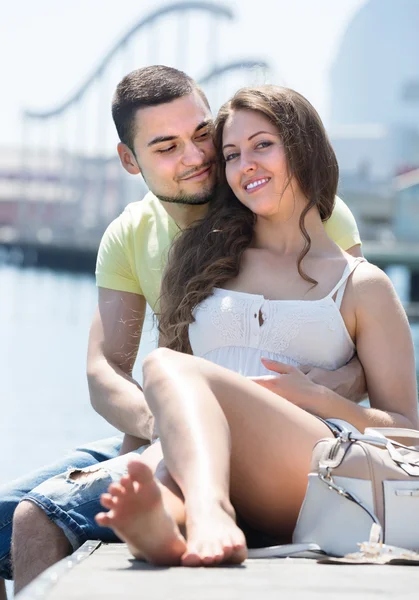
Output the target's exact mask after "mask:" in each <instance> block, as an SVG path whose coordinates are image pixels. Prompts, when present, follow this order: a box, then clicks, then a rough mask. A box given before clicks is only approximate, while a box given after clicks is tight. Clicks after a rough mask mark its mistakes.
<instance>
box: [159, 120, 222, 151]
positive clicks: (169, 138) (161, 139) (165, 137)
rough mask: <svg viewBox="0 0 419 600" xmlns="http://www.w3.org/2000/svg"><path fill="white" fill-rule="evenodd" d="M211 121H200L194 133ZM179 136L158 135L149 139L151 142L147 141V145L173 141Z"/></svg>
mask: <svg viewBox="0 0 419 600" xmlns="http://www.w3.org/2000/svg"><path fill="white" fill-rule="evenodd" d="M211 123H212V120H211V119H207V120H206V121H202V122H201V123H200V124H199V125H198V126H197V127H196V129H195V131H194V133H196V132H197V131H201V129H204V127H208V125H210V124H211ZM178 137H179V136H178V135H159V136H157V137H155V138H153V139H152V140H151V142H148V144H147V146H148V147H150V146H155V145H156V144H161V143H162V142H173V140H176V139H177V138H178Z"/></svg>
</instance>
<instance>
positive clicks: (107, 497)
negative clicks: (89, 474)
mask: <svg viewBox="0 0 419 600" xmlns="http://www.w3.org/2000/svg"><path fill="white" fill-rule="evenodd" d="M100 503H101V505H102V506H104V507H105V508H112V507H113V498H112V495H111V494H102V495H101V497H100Z"/></svg>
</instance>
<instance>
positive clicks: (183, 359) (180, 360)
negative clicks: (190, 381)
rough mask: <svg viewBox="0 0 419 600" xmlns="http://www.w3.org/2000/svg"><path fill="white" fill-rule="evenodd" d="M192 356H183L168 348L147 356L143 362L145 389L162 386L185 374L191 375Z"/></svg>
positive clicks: (158, 349) (154, 351)
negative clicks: (165, 382)
mask: <svg viewBox="0 0 419 600" xmlns="http://www.w3.org/2000/svg"><path fill="white" fill-rule="evenodd" d="M193 358H194V357H192V356H190V355H188V354H182V353H181V352H176V351H175V350H169V349H168V348H157V349H156V350H153V351H152V352H150V354H148V355H147V356H146V358H145V359H144V361H143V383H144V387H150V386H152V385H155V384H156V383H158V384H162V383H163V382H164V381H165V380H169V379H170V380H172V379H173V378H174V377H175V376H176V377H179V376H181V375H182V373H184V374H185V375H187V373H188V372H189V373H190V369H191V361H193Z"/></svg>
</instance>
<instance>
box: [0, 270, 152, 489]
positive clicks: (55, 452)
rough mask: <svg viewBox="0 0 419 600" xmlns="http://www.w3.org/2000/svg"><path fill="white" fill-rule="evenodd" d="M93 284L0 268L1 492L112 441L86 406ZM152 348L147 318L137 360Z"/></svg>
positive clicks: (58, 275) (89, 280)
mask: <svg viewBox="0 0 419 600" xmlns="http://www.w3.org/2000/svg"><path fill="white" fill-rule="evenodd" d="M96 299H97V291H96V287H95V282H94V279H93V277H90V276H86V275H73V274H63V273H56V272H52V271H44V270H36V269H33V270H30V269H27V270H20V269H18V268H14V267H9V266H0V335H1V343H0V374H1V385H0V406H1V412H2V415H1V419H0V485H1V483H4V482H5V481H8V480H10V479H12V478H14V477H17V476H19V475H21V474H24V473H25V472H28V471H29V470H31V469H33V468H36V467H39V466H41V465H43V464H45V463H46V462H50V461H51V460H54V459H55V458H56V457H59V456H60V455H63V454H64V452H65V451H67V450H69V449H71V448H73V447H74V446H76V445H78V444H82V443H85V442H88V441H93V440H97V439H100V438H101V437H105V436H108V435H114V434H115V429H113V427H112V426H111V425H109V424H108V423H106V422H105V420H104V419H102V418H101V417H100V416H99V415H97V414H96V413H95V412H94V410H93V409H92V408H91V406H90V402H89V396H88V390H87V382H86V376H85V362H86V350H87V338H88V332H89V327H90V323H91V319H92V316H93V312H94V309H95V306H96ZM155 345H156V335H155V332H154V331H153V328H152V319H151V317H150V316H149V317H148V319H147V320H146V323H145V326H144V336H143V339H142V343H141V347H140V353H139V360H137V368H136V370H135V377H136V379H137V380H141V370H140V369H138V366H139V365H141V360H142V357H144V356H145V354H146V353H147V352H149V351H150V350H151V349H152V348H154V347H155Z"/></svg>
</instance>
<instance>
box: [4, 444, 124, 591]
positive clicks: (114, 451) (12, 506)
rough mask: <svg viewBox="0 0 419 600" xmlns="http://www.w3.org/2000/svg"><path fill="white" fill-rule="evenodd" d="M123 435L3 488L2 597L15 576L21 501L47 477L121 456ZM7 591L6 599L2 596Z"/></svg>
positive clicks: (82, 448)
mask: <svg viewBox="0 0 419 600" xmlns="http://www.w3.org/2000/svg"><path fill="white" fill-rule="evenodd" d="M121 442H122V438H120V437H112V438H107V439H106V440H101V441H99V442H95V443H92V444H89V445H86V446H83V447H80V448H77V449H76V450H74V451H72V452H71V453H69V454H67V455H66V456H65V457H63V458H62V459H61V460H59V461H57V462H55V463H52V464H50V465H48V466H45V467H42V468H41V469H38V470H36V471H34V472H32V473H31V474H29V475H27V476H24V477H20V478H19V479H16V480H14V481H12V482H11V483H8V484H6V485H3V486H1V487H0V600H3V598H4V597H5V592H4V584H3V585H2V580H3V579H12V577H13V575H12V566H11V559H10V543H11V537H12V521H13V514H14V512H15V510H16V507H17V505H18V503H19V502H20V500H22V498H23V497H24V496H25V495H26V494H27V493H28V492H29V491H30V490H32V489H33V488H35V487H37V486H38V485H40V484H41V483H42V482H44V481H46V480H47V479H49V478H51V477H53V476H55V475H57V474H59V473H63V472H65V471H67V470H69V469H71V468H84V467H88V466H90V465H94V464H96V463H98V462H101V461H104V460H108V459H110V458H112V457H114V456H117V455H118V452H119V448H120V446H121ZM2 594H3V598H2Z"/></svg>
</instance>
